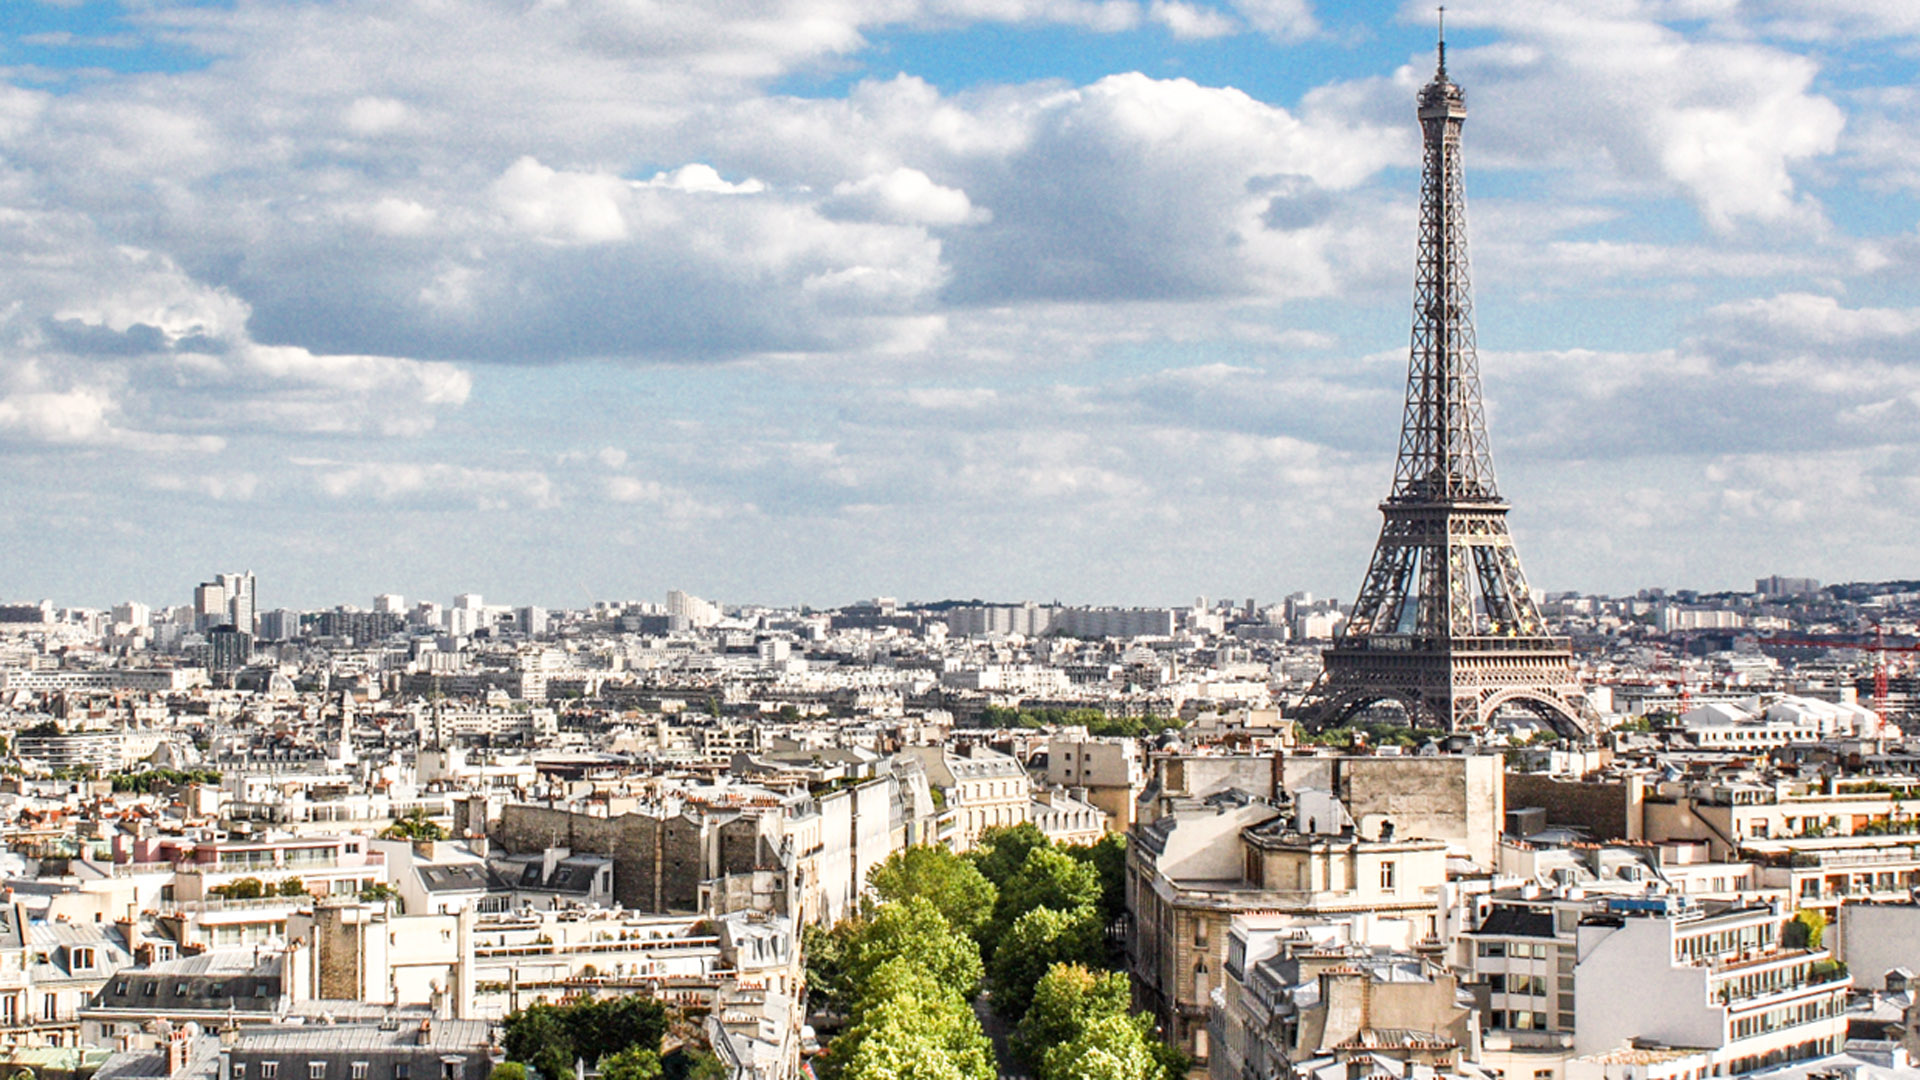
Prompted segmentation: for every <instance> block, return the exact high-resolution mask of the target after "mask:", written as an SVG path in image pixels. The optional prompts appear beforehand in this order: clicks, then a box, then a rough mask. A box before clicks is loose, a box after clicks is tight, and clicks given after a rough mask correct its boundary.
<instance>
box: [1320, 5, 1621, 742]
mask: <svg viewBox="0 0 1920 1080" xmlns="http://www.w3.org/2000/svg"><path fill="white" fill-rule="evenodd" d="M1418 112H1419V118H1420V129H1421V135H1422V142H1423V144H1424V147H1425V151H1424V160H1423V164H1422V168H1421V185H1420V187H1421V198H1420V251H1419V259H1418V264H1417V271H1416V277H1415V298H1414V308H1413V335H1412V347H1411V349H1410V351H1409V355H1408V360H1407V396H1406V411H1405V414H1404V417H1403V419H1402V422H1401V427H1400V448H1399V454H1398V457H1397V459H1396V462H1395V465H1394V478H1393V489H1392V491H1391V492H1390V493H1389V494H1388V496H1387V499H1386V501H1385V502H1382V503H1381V504H1380V513H1381V516H1382V518H1383V521H1382V524H1381V528H1380V539H1379V541H1378V543H1377V544H1376V545H1375V547H1374V552H1373V559H1372V562H1371V563H1370V564H1369V565H1368V567H1367V576H1366V579H1365V581H1364V582H1363V583H1362V585H1361V586H1360V594H1359V598H1358V599H1357V600H1355V602H1354V605H1353V615H1352V617H1351V618H1350V619H1348V620H1347V622H1346V624H1345V625H1344V626H1343V627H1341V629H1340V630H1339V632H1338V633H1336V635H1335V637H1334V642H1333V646H1332V647H1331V648H1329V649H1328V650H1327V651H1326V652H1325V654H1324V655H1323V664H1324V667H1323V669H1322V671H1321V675H1320V679H1319V680H1318V681H1317V682H1316V683H1315V684H1314V686H1313V688H1312V690H1310V691H1309V693H1308V695H1307V698H1306V701H1305V702H1304V704H1305V709H1304V711H1303V715H1304V716H1305V717H1306V718H1307V719H1308V722H1309V724H1310V725H1312V726H1315V727H1327V726H1330V725H1333V724H1337V723H1339V722H1341V721H1343V720H1345V719H1347V718H1348V717H1350V716H1352V715H1353V714H1354V713H1355V712H1356V711H1358V710H1360V709H1364V708H1366V707H1368V706H1370V705H1373V704H1376V703H1379V702H1382V701H1392V702H1397V703H1399V704H1400V706H1401V707H1402V708H1404V709H1405V710H1406V712H1407V718H1408V720H1409V722H1411V723H1414V724H1416V725H1425V726H1434V727H1439V728H1443V729H1445V730H1448V731H1460V730H1463V729H1468V728H1476V727H1481V726H1484V725H1485V724H1486V723H1487V721H1488V720H1489V719H1491V718H1492V716H1493V715H1494V713H1496V712H1497V711H1499V710H1500V709H1502V708H1505V707H1508V706H1515V707H1521V708H1525V709H1528V710H1530V711H1532V712H1533V713H1535V714H1536V715H1538V716H1539V717H1540V718H1542V719H1543V720H1545V721H1547V722H1548V723H1550V724H1552V725H1553V726H1554V727H1555V728H1556V729H1557V730H1559V731H1561V732H1562V733H1565V734H1581V733H1584V732H1585V731H1586V730H1587V728H1588V719H1589V718H1590V717H1591V715H1592V713H1591V710H1590V709H1589V707H1588V706H1587V704H1586V701H1585V696H1584V694H1583V693H1582V691H1581V689H1580V686H1579V681H1578V679H1577V678H1576V677H1575V676H1574V672H1573V652H1572V648H1571V643H1570V642H1569V641H1568V640H1567V639H1566V638H1563V637H1556V636H1554V635H1553V634H1552V633H1551V631H1549V629H1548V628H1547V625H1546V622H1545V620H1544V619H1542V618H1541V616H1540V611H1539V608H1538V606H1537V605H1536V604H1535V603H1534V600H1533V594H1532V592H1531V591H1529V589H1528V588H1527V581H1526V576H1525V574H1523V573H1522V572H1521V569H1520V555H1519V553H1518V552H1517V551H1516V550H1515V548H1514V545H1513V536H1512V535H1511V534H1510V533H1509V532H1508V531H1507V509H1508V506H1507V503H1506V502H1505V501H1504V500H1503V499H1501V497H1500V493H1499V489H1498V486H1497V484H1496V483H1495V481H1494V475H1493V454H1492V451H1491V449H1490V447H1489V444H1488V441H1487V425H1486V413H1485V409H1484V408H1483V406H1482V403H1481V397H1480V359H1479V353H1478V350H1477V347H1476V345H1475V341H1474V328H1473V289H1472V284H1471V282H1470V279H1469V273H1468V259H1467V201H1466V189H1465V184H1464V177H1463V172H1462V169H1461V163H1460V131H1461V128H1462V127H1463V126H1464V125H1465V122H1466V117H1467V104H1466V92H1465V91H1464V90H1462V89H1461V88H1460V86H1459V85H1458V84H1456V83H1454V82H1453V81H1452V80H1451V79H1449V78H1448V77H1447V47H1446V42H1445V41H1444V40H1442V41H1441V43H1440V47H1439V64H1438V68H1437V70H1436V72H1435V74H1434V77H1433V81H1432V82H1430V83H1428V84H1427V85H1426V87H1425V88H1424V89H1422V90H1421V91H1420V97H1419V108H1418Z"/></svg>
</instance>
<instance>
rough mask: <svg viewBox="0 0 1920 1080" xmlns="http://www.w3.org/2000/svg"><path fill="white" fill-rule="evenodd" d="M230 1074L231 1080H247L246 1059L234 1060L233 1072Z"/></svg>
mask: <svg viewBox="0 0 1920 1080" xmlns="http://www.w3.org/2000/svg"><path fill="white" fill-rule="evenodd" d="M229 1076H230V1078H231V1080H247V1063H246V1062H244V1061H236V1062H234V1063H233V1072H232V1073H230V1074H229Z"/></svg>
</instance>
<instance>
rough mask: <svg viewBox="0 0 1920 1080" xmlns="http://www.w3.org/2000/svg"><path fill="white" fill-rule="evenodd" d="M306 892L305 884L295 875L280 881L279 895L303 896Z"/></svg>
mask: <svg viewBox="0 0 1920 1080" xmlns="http://www.w3.org/2000/svg"><path fill="white" fill-rule="evenodd" d="M306 894H307V887H306V885H305V884H304V883H303V882H301V880H300V879H299V878H297V877H290V878H288V879H286V880H285V881H282V882H281V883H280V895H281V896H305V895H306Z"/></svg>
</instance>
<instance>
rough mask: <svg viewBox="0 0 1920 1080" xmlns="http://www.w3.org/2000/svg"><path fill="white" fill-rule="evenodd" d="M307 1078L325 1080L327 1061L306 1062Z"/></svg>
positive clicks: (308, 1079)
mask: <svg viewBox="0 0 1920 1080" xmlns="http://www.w3.org/2000/svg"><path fill="white" fill-rule="evenodd" d="M307 1080H327V1063H326V1062H324V1061H309V1062H307Z"/></svg>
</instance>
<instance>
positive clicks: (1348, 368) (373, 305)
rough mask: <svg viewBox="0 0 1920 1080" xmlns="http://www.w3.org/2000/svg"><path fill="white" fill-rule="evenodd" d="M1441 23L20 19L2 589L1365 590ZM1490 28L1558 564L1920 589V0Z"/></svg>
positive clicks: (50, 15) (1506, 407)
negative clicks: (1417, 102)
mask: <svg viewBox="0 0 1920 1080" xmlns="http://www.w3.org/2000/svg"><path fill="white" fill-rule="evenodd" d="M1434 22H1435V13H1434V10H1433V6H1432V5H1431V4H1429V3H1411V4H1394V3H1368V2H1353V3H1347V2H1342V3H1334V2H1331V0H1320V2H1317V3H1316V2H1315V0H724V2H720V0H704V2H703V0H202V2H189V0H7V2H5V3H0V470H3V471H4V476H5V479H4V481H3V485H4V486H0V492H4V494H0V545H3V546H0V551H3V552H4V555H5V557H4V559H0V597H3V598H6V599H9V600H20V599H26V600H37V599H40V598H43V597H44V598H49V599H52V600H54V601H55V603H57V604H63V605H76V606H78V605H93V606H101V605H106V604H111V603H115V602H118V601H121V600H125V599H139V600H144V601H147V602H150V603H155V604H163V603H183V602H186V601H187V600H188V599H189V597H190V594H191V589H192V586H193V585H194V583H196V582H198V581H201V580H205V579H206V578H208V577H209V576H210V575H212V574H214V573H215V572H218V571H223V570H238V569H243V568H246V569H252V570H253V571H255V573H256V574H258V576H259V591H260V605H261V607H262V608H263V609H265V608H273V607H280V606H290V607H307V608H312V607H322V606H331V605H333V604H338V603H355V604H360V605H362V606H365V605H366V604H368V603H370V601H371V598H372V596H373V595H374V594H375V593H378V592H398V593H402V594H404V595H405V596H407V597H408V599H409V600H410V601H411V600H413V599H416V598H419V599H436V600H440V601H443V602H444V601H445V600H447V599H450V598H451V596H452V595H453V594H455V593H456V592H478V593H481V594H482V595H483V596H485V597H486V598H487V600H488V601H490V602H502V603H518V604H525V603H533V604H542V605H546V606H551V607H564V606H578V605H581V604H584V603H586V602H587V601H589V600H593V599H608V600H632V599H646V600H656V601H657V600H659V599H661V598H662V595H663V594H664V592H665V590H667V589H669V588H684V589H686V590H688V591H690V592H693V593H696V594H698V595H702V596H706V597H709V598H714V599H718V600H721V601H725V602H765V603H811V604H815V605H831V604H840V603H847V602H851V601H854V600H857V599H860V598H863V597H871V596H877V595H886V596H897V597H900V598H903V599H920V600H930V599H937V598H942V597H954V598H970V597H980V598H985V599H992V600H1002V601H1017V600H1022V599H1034V600H1040V601H1043V602H1044V601H1052V600H1059V601H1062V602H1067V603H1115V604H1163V603H1189V602H1191V601H1192V600H1193V599H1194V598H1195V597H1196V596H1200V595H1207V596H1212V597H1231V598H1233V599H1236V600H1239V599H1244V598H1248V597H1252V598H1256V599H1259V600H1261V601H1263V602H1265V601H1271V600H1275V599H1278V598H1279V597H1280V596H1282V595H1285V594H1286V593H1290V592H1293V591H1295V590H1308V591H1311V592H1313V593H1315V594H1316V595H1334V596H1339V597H1343V598H1349V599H1350V598H1351V595H1352V594H1353V592H1354V590H1355V589H1357V587H1358V586H1359V583H1360V578H1361V575H1362V573H1363V572H1364V570H1365V568H1366V563H1367V559H1368V555H1369V553H1370V552H1371V549H1372V544H1373V541H1374V538H1375V536H1376V535H1377V533H1378V529H1379V522H1380V518H1379V513H1378V509H1377V505H1378V502H1379V500H1380V499H1381V498H1382V497H1384V496H1385V495H1386V493H1387V490H1388V487H1389V484H1390V481H1391V477H1392V465H1393V462H1392V455H1393V450H1394V447H1395V440H1396V436H1397V426H1398V423H1399V419H1400V411H1401V400H1402V397H1403V393H1404V389H1403V388H1404V379H1405V369H1406V351H1407V340H1408V330H1409V324H1410V318H1411V315H1410V301H1411V294H1412V281H1413V254H1414V246H1415V241H1416V236H1415V223H1416V213H1417V203H1418V183H1419V175H1418V166H1419V159H1418V152H1419V147H1418V129H1417V126H1416V123H1415V119H1414V113H1413V99H1414V94H1415V92H1416V91H1417V89H1418V88H1419V86H1420V85H1422V84H1423V83H1424V82H1426V81H1427V79H1428V78H1429V77H1430V76H1431V73H1432V68H1433V39H1434ZM1446 25H1447V36H1448V68H1449V72H1450V74H1451V75H1452V76H1453V77H1454V79H1455V80H1456V81H1457V82H1459V83H1461V84H1462V85H1463V86H1464V87H1465V88H1466V92H1467V100H1468V107H1469V110H1470V114H1469V117H1468V120H1467V125H1466V132H1465V151H1464V156H1465V162H1466V169H1467V191H1468V199H1469V207H1470V220H1471V230H1472V255H1473V271H1474V286H1475V299H1476V305H1477V315H1478V331H1479V341H1480V347H1481V351H1480V356H1481V365H1482V373H1483V382H1484V389H1485V393H1486V398H1487V410H1488V421H1489V427H1490V431H1491V438H1492V444H1493V450H1494V460H1495V465H1496V468H1497V470H1498V475H1499V478H1500V485H1501V491H1502V494H1503V495H1505V496H1506V497H1507V498H1508V499H1509V500H1510V501H1511V503H1512V506H1513V509H1512V512H1511V515H1510V519H1509V520H1510V524H1511V526H1512V529H1513V532H1514V534H1515V537H1516V540H1517V543H1518V545H1519V550H1520V553H1521V557H1522V561H1523V563H1524V565H1525V567H1526V569H1527V572H1528V576H1529V578H1530V580H1531V582H1532V584H1533V585H1534V586H1535V587H1537V588H1539V589H1543V590H1549V591H1558V590H1580V591H1587V592H1607V593H1620V592H1627V591H1631V590H1633V589H1637V588H1641V587H1644V586H1650V585H1663V586H1668V587H1683V588H1698V589H1717V588H1746V587H1750V586H1751V584H1752V581H1753V579H1754V578H1756V577H1760V576H1764V575H1767V574H1773V573H1781V574H1790V575H1800V576H1814V577H1818V578H1821V579H1822V580H1825V581H1844V580H1875V579H1884V578H1895V577H1914V576H1920V566H1917V565H1916V563H1915V560H1914V559H1913V557H1912V552H1913V551H1914V543H1913V539H1912V538H1913V537H1914V536H1915V535H1917V534H1920V447H1916V443H1915V440H1914V438H1913V434H1912V433H1913V432H1914V430H1915V421H1916V418H1917V417H1920V286H1917V285H1916V281H1917V280H1920V277H1917V276H1916V270H1920V82H1917V81H1916V66H1920V5H1915V4H1913V3H1911V2H1910V0H1456V2H1454V3H1451V4H1449V5H1448V10H1447V16H1446Z"/></svg>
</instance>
